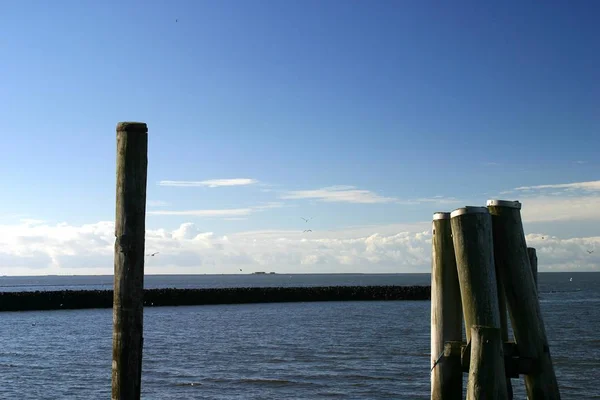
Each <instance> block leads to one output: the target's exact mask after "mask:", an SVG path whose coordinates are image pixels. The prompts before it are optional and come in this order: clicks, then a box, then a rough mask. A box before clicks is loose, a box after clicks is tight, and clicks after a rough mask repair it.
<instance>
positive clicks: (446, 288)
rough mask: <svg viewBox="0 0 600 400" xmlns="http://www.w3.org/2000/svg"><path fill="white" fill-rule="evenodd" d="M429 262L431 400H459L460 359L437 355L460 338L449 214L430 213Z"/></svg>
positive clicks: (455, 273)
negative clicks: (431, 217) (431, 229)
mask: <svg viewBox="0 0 600 400" xmlns="http://www.w3.org/2000/svg"><path fill="white" fill-rule="evenodd" d="M432 233H433V237H432V260H431V368H432V371H431V399H432V400H450V399H457V400H458V399H462V389H463V388H462V386H463V373H462V369H461V365H460V358H459V357H454V358H446V359H443V362H439V361H441V359H440V358H439V357H440V354H441V353H442V352H443V350H444V343H445V342H448V341H458V342H460V341H461V339H462V309H461V300H460V286H459V284H458V272H457V270H456V259H455V257H454V245H453V243H452V226H451V225H450V213H448V212H439V213H435V214H433V231H432Z"/></svg>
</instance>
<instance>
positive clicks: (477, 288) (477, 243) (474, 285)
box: [451, 207, 512, 400]
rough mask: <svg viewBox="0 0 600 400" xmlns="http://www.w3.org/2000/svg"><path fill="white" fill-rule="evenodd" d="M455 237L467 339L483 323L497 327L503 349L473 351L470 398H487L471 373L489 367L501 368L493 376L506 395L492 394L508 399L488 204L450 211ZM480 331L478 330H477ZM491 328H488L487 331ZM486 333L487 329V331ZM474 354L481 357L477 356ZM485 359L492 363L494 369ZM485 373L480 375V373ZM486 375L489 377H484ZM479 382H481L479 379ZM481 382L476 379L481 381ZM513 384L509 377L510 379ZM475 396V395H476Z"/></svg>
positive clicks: (486, 371) (510, 388) (485, 369)
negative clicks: (473, 383)
mask: <svg viewBox="0 0 600 400" xmlns="http://www.w3.org/2000/svg"><path fill="white" fill-rule="evenodd" d="M451 224H452V239H453V243H454V252H455V254H456V265H457V269H458V278H459V283H460V294H461V299H462V306H463V312H464V314H465V333H466V334H467V342H468V343H471V339H472V337H471V333H472V332H473V331H472V327H473V326H484V327H486V329H488V330H489V329H496V330H497V334H498V340H499V344H500V350H499V351H497V350H496V349H495V348H494V349H493V350H489V351H488V350H487V347H486V348H485V350H484V349H482V348H480V349H477V350H476V352H475V353H474V354H473V353H472V355H471V362H474V363H475V364H474V365H475V366H474V367H473V368H475V370H476V371H477V374H476V375H472V374H470V379H469V386H468V388H467V399H478V398H481V399H484V398H486V397H477V396H479V394H481V393H483V395H484V396H485V394H486V393H488V392H479V391H477V392H476V393H471V391H473V390H476V389H477V388H478V386H473V385H472V382H471V377H472V376H473V377H474V378H473V379H476V378H477V379H479V377H484V376H488V375H489V372H490V371H492V372H493V371H496V372H498V371H500V376H498V377H496V378H494V379H495V380H494V383H495V384H500V385H502V386H504V388H503V389H501V393H503V394H504V395H503V397H492V398H498V399H502V400H505V399H507V395H506V393H507V391H510V392H512V386H509V387H508V388H507V379H506V374H505V369H504V355H503V351H502V331H501V327H502V322H501V318H500V306H499V297H498V290H499V286H498V283H497V279H496V267H495V262H494V243H493V237H492V218H491V216H490V213H489V211H488V209H487V208H485V207H464V208H459V209H457V210H454V211H453V212H452V213H451ZM477 332H478V331H477ZM486 332H488V331H486ZM486 334H487V333H486ZM471 351H473V349H471ZM474 357H482V358H481V359H477V360H475V359H474ZM482 363H485V364H489V365H490V368H492V369H491V370H490V369H489V368H488V367H487V366H484V365H483V364H482ZM480 372H481V373H482V374H483V375H479V373H480ZM481 379H486V378H481ZM477 382H480V381H479V380H478V381H477ZM478 384H479V383H477V385H478ZM509 385H510V380H509ZM473 396H475V397H473Z"/></svg>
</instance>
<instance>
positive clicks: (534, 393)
mask: <svg viewBox="0 0 600 400" xmlns="http://www.w3.org/2000/svg"><path fill="white" fill-rule="evenodd" d="M510 203H511V202H503V201H497V200H490V201H488V209H489V210H490V214H491V215H492V225H493V235H494V253H495V254H496V263H497V264H498V271H499V273H500V274H499V279H501V280H502V285H503V286H504V288H505V293H506V300H507V304H508V310H509V314H510V319H511V324H512V327H513V332H514V336H515V341H516V343H517V347H518V349H519V354H520V356H521V357H523V358H532V359H536V358H537V359H538V362H537V371H534V372H532V373H531V374H528V375H526V376H525V386H526V389H527V396H528V398H529V400H542V399H544V400H557V399H560V393H559V389H558V383H557V381H556V375H555V373H554V367H553V365H552V358H551V356H550V349H549V347H548V340H547V337H546V330H545V327H544V322H543V319H542V313H541V310H540V305H539V302H538V298H537V290H536V288H535V282H534V278H533V273H532V271H531V266H530V262H529V255H528V252H527V245H526V242H525V233H524V232H523V223H522V220H521V211H520V207H521V206H520V203H518V202H513V203H514V204H513V205H510ZM499 204H504V205H499ZM507 204H508V205H507Z"/></svg>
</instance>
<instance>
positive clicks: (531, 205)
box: [521, 194, 600, 222]
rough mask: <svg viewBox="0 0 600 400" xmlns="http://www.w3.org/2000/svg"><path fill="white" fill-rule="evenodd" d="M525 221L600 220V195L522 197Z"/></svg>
mask: <svg viewBox="0 0 600 400" xmlns="http://www.w3.org/2000/svg"><path fill="white" fill-rule="evenodd" d="M521 202H522V204H523V205H522V210H521V215H522V217H523V221H524V222H551V221H582V220H600V196H598V195H594V196H591V195H590V196H579V197H564V196H563V195H557V194H553V195H551V196H536V197H527V198H524V199H522V201H521Z"/></svg>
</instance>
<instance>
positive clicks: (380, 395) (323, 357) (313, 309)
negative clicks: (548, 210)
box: [0, 273, 600, 399]
mask: <svg viewBox="0 0 600 400" xmlns="http://www.w3.org/2000/svg"><path fill="white" fill-rule="evenodd" d="M286 277H287V279H292V280H294V279H296V281H295V282H294V283H293V284H292V285H293V286H296V285H313V284H314V285H328V284H342V283H340V282H345V284H360V283H361V282H362V283H363V284H427V283H428V282H429V281H428V279H429V276H428V275H426V274H423V275H409V276H406V277H405V276H403V275H386V276H378V275H341V276H335V275H325V276H316V275H293V276H292V278H289V277H288V276H285V275H281V276H258V275H257V276H245V277H231V276H229V277H214V276H212V277H203V276H199V277H193V278H190V277H148V278H151V279H148V278H147V280H146V282H147V283H148V282H149V281H152V285H156V287H161V286H162V287H190V286H187V285H192V286H191V287H206V286H204V285H206V284H207V279H208V280H214V279H218V278H222V279H224V280H225V279H227V280H230V281H228V282H231V280H233V281H234V282H237V283H239V285H238V286H248V285H247V284H246V283H244V282H248V281H245V280H246V279H254V283H256V286H265V284H264V282H266V280H269V279H280V280H285V278H286ZM323 277H326V278H325V279H322V278H323ZM571 277H572V278H573V280H572V281H570V278H571ZM164 278H167V279H166V280H165V282H166V284H165V285H162V284H161V279H164ZM255 278H257V279H255ZM1 279H3V280H8V281H9V284H10V283H12V284H13V286H11V287H14V283H18V284H23V285H24V286H22V287H28V288H34V287H38V288H39V287H46V288H54V289H56V288H67V287H69V288H72V287H73V286H85V287H88V288H89V287H94V285H96V283H93V282H94V280H95V279H98V278H97V277H69V278H67V279H66V280H65V278H60V277H48V278H43V279H42V278H5V277H3V278H1ZM102 279H104V278H102ZM106 279H107V282H109V283H106V282H99V283H98V282H97V286H98V287H99V288H110V281H111V278H110V277H108V278H106ZM28 280H29V282H27V281H28ZM260 280H262V281H261V282H259V281H260ZM49 282H51V283H49ZM177 282H180V283H182V284H183V283H185V285H186V286H181V285H178V284H177ZM4 283H5V284H6V281H5V282H4ZM107 285H108V286H107ZM194 285H195V286H194ZM146 286H149V285H146ZM221 286H232V285H230V284H224V285H221ZM2 290H5V289H4V288H3V289H2ZM540 297H541V307H542V312H543V316H544V319H545V324H546V328H547V332H548V336H549V341H550V349H551V353H552V356H553V360H554V363H555V368H556V373H557V377H558V381H559V385H560V387H561V393H562V396H563V399H593V398H600V391H599V390H598V386H597V385H596V379H597V377H596V374H597V371H598V368H599V367H600V361H599V360H600V336H598V333H597V332H598V331H599V328H600V310H599V306H600V274H598V273H591V274H585V273H582V274H540ZM429 318H430V303H429V302H428V301H417V302H415V301H387V302H327V303H282V304H249V305H222V306H194V307H155V308H147V309H145V311H144V336H145V343H144V365H143V380H142V397H143V398H144V399H275V398H285V399H327V398H338V399H390V398H394V399H428V398H429V390H430V387H429V385H430V383H429V382H430V381H429V365H430V362H429V358H430V355H429V345H430V344H429V323H430V319H429ZM0 319H1V323H0V398H19V399H57V398H68V399H100V398H110V386H111V375H110V374H111V346H112V338H111V331H112V311H111V310H110V309H103V310H61V311H44V312H14V313H12V312H5V313H0ZM465 377H466V375H465ZM514 385H515V392H516V396H515V398H519V399H524V398H525V395H524V391H523V385H522V383H519V382H514Z"/></svg>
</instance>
